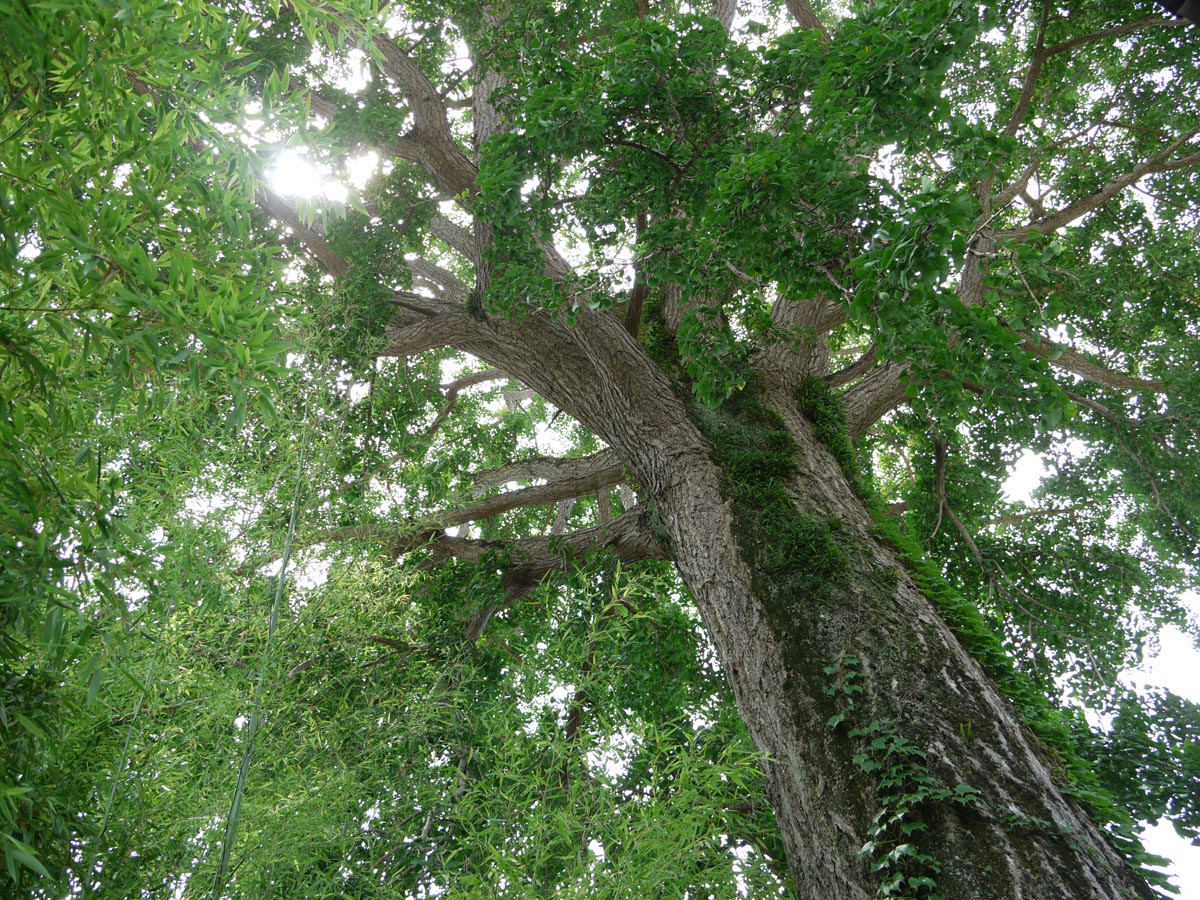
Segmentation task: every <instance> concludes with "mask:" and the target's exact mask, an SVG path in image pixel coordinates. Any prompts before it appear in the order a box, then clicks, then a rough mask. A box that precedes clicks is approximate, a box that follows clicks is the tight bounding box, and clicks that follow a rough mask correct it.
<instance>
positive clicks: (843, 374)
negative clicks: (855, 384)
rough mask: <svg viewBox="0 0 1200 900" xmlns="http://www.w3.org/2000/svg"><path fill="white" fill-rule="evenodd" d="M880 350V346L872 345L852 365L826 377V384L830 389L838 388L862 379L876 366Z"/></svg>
mask: <svg viewBox="0 0 1200 900" xmlns="http://www.w3.org/2000/svg"><path fill="white" fill-rule="evenodd" d="M878 349H879V345H878V344H872V345H871V346H870V347H868V348H867V351H866V353H864V354H863V355H862V356H860V357H859V358H858V359H856V360H855V361H854V362H852V363H850V365H848V366H845V367H844V368H841V369H838V370H837V371H836V372H833V373H831V374H829V375H826V376H825V383H826V384H828V385H829V386H830V387H833V388H838V387H842V386H843V385H846V384H849V383H850V382H852V381H854V380H855V379H857V378H861V377H862V376H863V375H865V374H866V373H867V372H868V371H869V370H870V369H871V367H872V366H874V365H875V359H876V356H877V353H878Z"/></svg>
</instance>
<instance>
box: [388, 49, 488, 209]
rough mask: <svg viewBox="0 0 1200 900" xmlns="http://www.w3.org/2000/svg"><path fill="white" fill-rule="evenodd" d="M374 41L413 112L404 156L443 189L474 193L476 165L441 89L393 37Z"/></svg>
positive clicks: (454, 192)
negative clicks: (451, 119)
mask: <svg viewBox="0 0 1200 900" xmlns="http://www.w3.org/2000/svg"><path fill="white" fill-rule="evenodd" d="M374 44H375V49H376V50H378V51H379V64H380V67H381V68H382V69H383V72H384V74H386V75H387V76H388V77H389V78H390V79H391V80H392V81H394V82H395V83H396V84H397V85H398V86H399V87H400V89H401V90H402V91H404V94H405V96H406V97H407V98H408V104H409V110H410V111H411V112H412V117H413V127H412V130H411V131H410V132H409V133H408V134H407V135H404V136H403V138H402V141H403V142H404V144H405V147H404V150H403V153H404V155H406V156H407V158H410V159H413V160H414V161H415V162H418V163H420V164H421V165H422V166H424V167H425V169H426V171H428V172H429V174H430V175H432V176H433V178H434V180H435V181H436V182H437V183H438V186H439V187H441V188H442V189H443V190H446V191H448V192H449V193H451V194H454V195H458V194H474V193H475V191H476V190H477V186H476V183H475V176H476V168H475V164H474V163H473V162H471V160H470V159H469V158H468V157H467V155H466V154H465V153H464V152H463V151H462V148H461V147H459V146H458V142H457V141H456V140H455V139H454V135H453V134H452V133H451V131H450V123H449V120H448V119H447V116H446V104H445V101H443V100H442V98H441V96H440V95H439V94H438V92H437V89H436V88H435V87H434V86H433V83H432V82H431V81H430V80H429V78H427V77H426V75H425V73H424V72H422V71H421V69H420V67H419V66H418V65H417V64H416V63H415V62H413V60H412V59H411V58H409V56H408V54H406V53H405V52H404V51H403V50H402V49H400V46H399V45H398V44H397V43H396V42H395V41H393V40H392V39H391V38H389V37H386V36H384V35H376V36H375V38H374ZM410 152H411V154H412V155H411V156H410V155H408V154H409V153H410Z"/></svg>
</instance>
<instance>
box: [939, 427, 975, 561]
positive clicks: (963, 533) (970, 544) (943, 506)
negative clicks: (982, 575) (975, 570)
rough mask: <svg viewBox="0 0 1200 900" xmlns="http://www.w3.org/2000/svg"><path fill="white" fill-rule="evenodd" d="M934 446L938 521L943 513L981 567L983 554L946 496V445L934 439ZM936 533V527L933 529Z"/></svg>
mask: <svg viewBox="0 0 1200 900" xmlns="http://www.w3.org/2000/svg"><path fill="white" fill-rule="evenodd" d="M933 446H934V466H935V469H936V472H937V476H936V479H935V485H936V489H937V495H938V523H939V524H941V517H942V513H945V515H946V518H947V519H949V520H950V524H951V525H953V526H954V530H955V531H957V532H958V536H959V537H960V538H962V540H963V543H965V544H966V545H967V549H968V550H970V551H971V556H973V557H974V558H975V562H977V563H979V565H980V567H981V568H983V554H982V553H981V552H980V551H979V545H978V544H976V543H975V539H974V538H973V537H971V532H969V531H967V527H966V526H965V525H963V523H962V520H961V519H959V517H958V516H957V515H956V514H955V512H954V510H953V509H952V508H951V507H950V501H949V500H948V499H947V498H946V445H945V444H944V443H942V442H941V441H938V440H935V441H934V443H933ZM933 531H934V533H935V534H936V533H937V528H936V527H935V528H934V529H933Z"/></svg>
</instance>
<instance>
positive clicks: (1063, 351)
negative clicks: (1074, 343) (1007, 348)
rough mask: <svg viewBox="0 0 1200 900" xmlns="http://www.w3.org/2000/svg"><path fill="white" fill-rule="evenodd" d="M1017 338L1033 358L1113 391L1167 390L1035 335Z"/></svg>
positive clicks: (1162, 384) (1159, 391)
mask: <svg viewBox="0 0 1200 900" xmlns="http://www.w3.org/2000/svg"><path fill="white" fill-rule="evenodd" d="M1021 338H1022V346H1023V347H1024V348H1025V349H1026V350H1028V351H1029V352H1030V353H1032V354H1033V355H1034V356H1038V357H1041V358H1042V359H1044V360H1046V362H1048V363H1050V365H1052V366H1055V367H1056V368H1059V369H1062V370H1064V371H1066V372H1070V373H1072V374H1074V375H1078V376H1079V377H1080V378H1083V379H1084V380H1086V381H1091V382H1094V383H1095V384H1099V385H1103V386H1104V387H1106V388H1111V389H1112V390H1114V391H1154V392H1155V393H1159V394H1162V393H1165V392H1166V390H1167V386H1166V384H1165V383H1164V382H1162V381H1150V380H1147V379H1144V378H1134V377H1133V376H1132V375H1123V374H1121V373H1120V372H1114V371H1112V370H1111V369H1107V368H1105V367H1104V366H1102V365H1100V364H1099V363H1098V362H1096V361H1095V360H1092V359H1090V358H1088V357H1087V356H1086V355H1084V354H1083V353H1080V352H1079V351H1078V350H1072V349H1071V348H1070V347H1063V346H1062V345H1061V344H1054V343H1051V342H1049V341H1044V340H1042V339H1041V338H1040V337H1038V336H1037V335H1031V334H1021ZM1055 354H1057V356H1055Z"/></svg>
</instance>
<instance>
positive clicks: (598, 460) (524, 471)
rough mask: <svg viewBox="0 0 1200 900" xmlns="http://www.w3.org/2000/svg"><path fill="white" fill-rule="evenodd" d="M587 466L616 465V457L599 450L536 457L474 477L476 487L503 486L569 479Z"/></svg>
mask: <svg viewBox="0 0 1200 900" xmlns="http://www.w3.org/2000/svg"><path fill="white" fill-rule="evenodd" d="M585 461H590V462H588V463H587V465H588V466H609V465H616V464H617V462H618V461H617V455H616V454H615V453H614V452H613V451H612V450H600V451H598V452H596V453H592V454H590V455H588V456H580V457H571V458H569V459H567V458H563V457H561V456H537V457H534V458H533V459H522V460H518V461H517V462H511V463H508V464H507V465H503V466H497V467H496V468H494V469H484V470H483V471H482V472H478V473H476V474H475V476H474V481H475V484H476V485H488V484H505V483H506V482H509V481H520V480H523V479H526V478H541V479H545V480H546V481H553V480H555V479H558V478H560V477H564V476H565V477H570V475H571V474H572V473H573V472H578V471H579V470H580V468H581V467H582V466H583V465H584V464H585Z"/></svg>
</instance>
